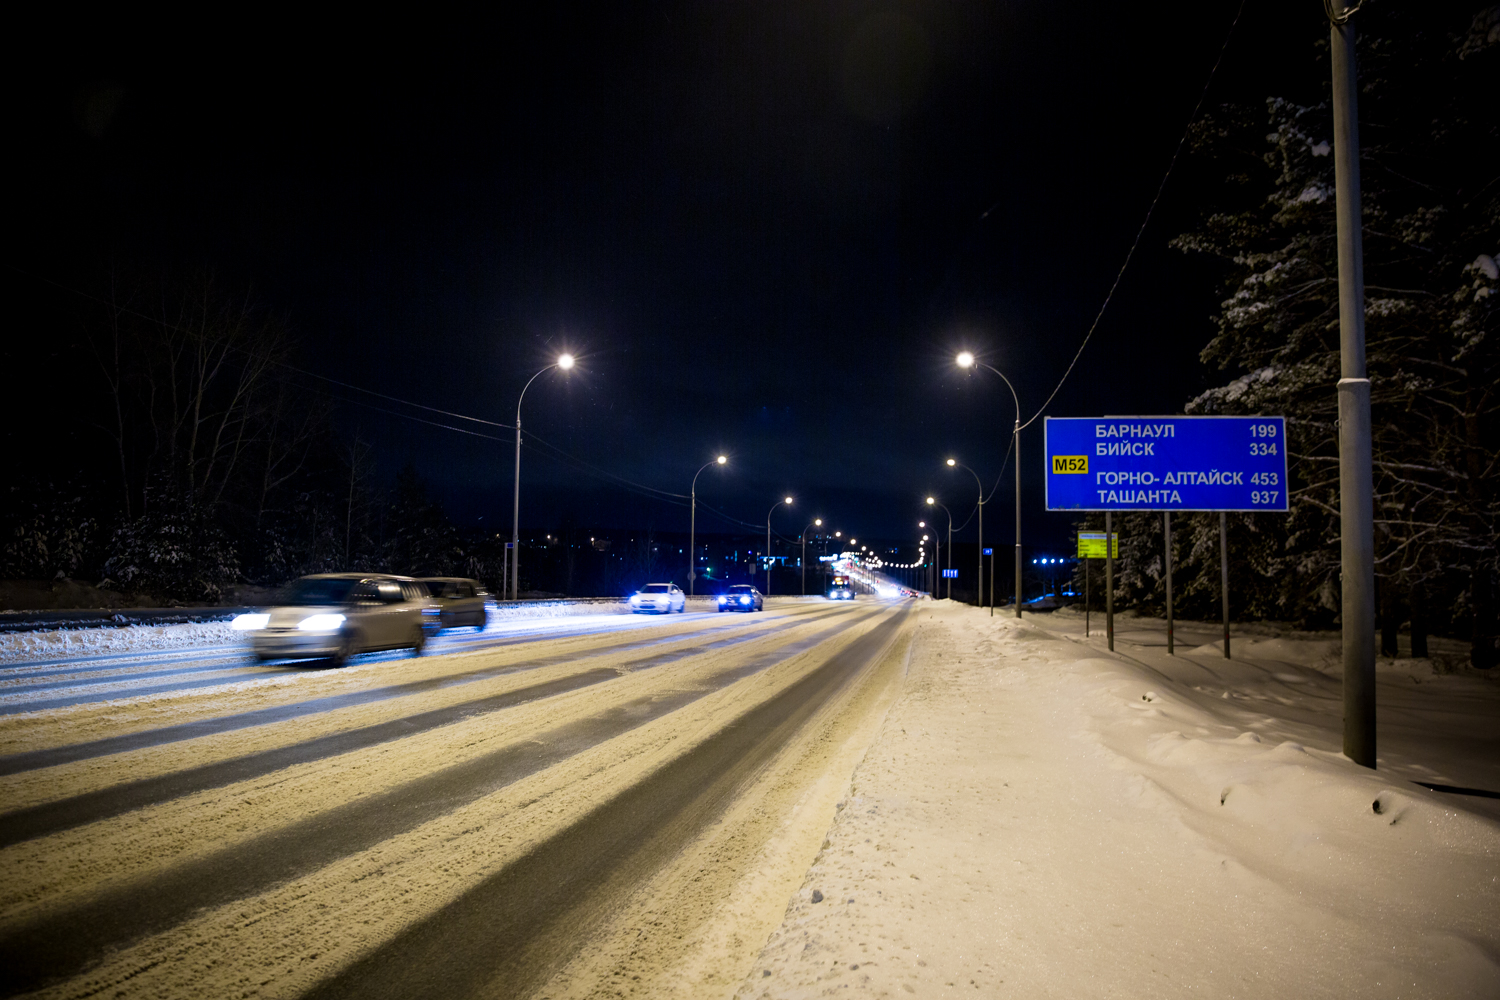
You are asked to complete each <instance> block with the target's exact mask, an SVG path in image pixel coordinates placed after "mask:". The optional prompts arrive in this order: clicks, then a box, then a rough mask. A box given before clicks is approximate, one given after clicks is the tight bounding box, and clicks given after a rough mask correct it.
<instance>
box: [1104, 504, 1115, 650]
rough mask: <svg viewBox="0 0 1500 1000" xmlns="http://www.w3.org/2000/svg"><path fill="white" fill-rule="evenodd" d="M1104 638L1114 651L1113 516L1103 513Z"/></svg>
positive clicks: (1111, 513)
mask: <svg viewBox="0 0 1500 1000" xmlns="http://www.w3.org/2000/svg"><path fill="white" fill-rule="evenodd" d="M1104 637H1105V638H1106V639H1108V640H1109V650H1110V652H1114V649H1115V515H1114V512H1113V511H1108V510H1107V511H1105V512H1104Z"/></svg>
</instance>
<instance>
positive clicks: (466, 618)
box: [422, 576, 490, 632]
mask: <svg viewBox="0 0 1500 1000" xmlns="http://www.w3.org/2000/svg"><path fill="white" fill-rule="evenodd" d="M422 582H423V583H425V584H426V585H427V590H428V592H429V593H430V594H432V603H433V604H434V605H435V606H436V607H437V610H438V619H439V623H440V627H442V628H459V627H462V626H464V625H472V626H474V627H475V628H477V629H479V630H480V631H481V632H483V631H484V626H485V624H486V623H487V622H488V621H489V601H490V592H489V591H487V590H485V589H484V584H482V583H480V582H479V581H478V580H467V579H464V578H463V577H457V576H426V577H423V578H422Z"/></svg>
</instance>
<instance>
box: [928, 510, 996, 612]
mask: <svg viewBox="0 0 1500 1000" xmlns="http://www.w3.org/2000/svg"><path fill="white" fill-rule="evenodd" d="M927 503H928V504H929V505H930V506H934V507H943V505H942V504H940V503H938V500H937V497H928V498H927ZM943 513H944V514H947V515H948V568H949V569H952V568H953V512H952V511H950V510H949V509H948V508H947V507H943ZM979 554H980V556H981V557H982V556H983V555H984V550H982V549H981V550H980V553H979ZM948 599H949V600H952V599H953V578H952V577H949V578H948Z"/></svg>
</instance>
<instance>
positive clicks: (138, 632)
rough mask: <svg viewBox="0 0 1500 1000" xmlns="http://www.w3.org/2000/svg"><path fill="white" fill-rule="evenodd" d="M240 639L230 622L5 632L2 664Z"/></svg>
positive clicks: (218, 643) (0, 639)
mask: <svg viewBox="0 0 1500 1000" xmlns="http://www.w3.org/2000/svg"><path fill="white" fill-rule="evenodd" d="M238 639H239V637H238V636H236V634H235V632H234V631H233V630H232V629H231V628H230V627H229V623H228V622H199V623H192V624H184V625H123V626H121V627H119V628H85V629H53V630H48V631H39V632H5V633H0V663H9V662H13V661H15V660H45V659H53V658H61V657H68V656H98V655H101V654H107V653H137V652H139V653H145V652H152V651H156V650H166V649H189V648H194V647H214V646H222V645H225V644H227V643H231V642H237V641H238Z"/></svg>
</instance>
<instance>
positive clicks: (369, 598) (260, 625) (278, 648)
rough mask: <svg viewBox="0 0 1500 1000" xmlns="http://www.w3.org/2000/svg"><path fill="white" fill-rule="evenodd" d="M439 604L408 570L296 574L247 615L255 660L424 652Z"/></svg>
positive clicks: (236, 624)
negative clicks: (272, 601) (271, 600)
mask: <svg viewBox="0 0 1500 1000" xmlns="http://www.w3.org/2000/svg"><path fill="white" fill-rule="evenodd" d="M437 617H438V615H437V608H436V607H435V606H434V604H433V602H432V599H431V597H429V596H428V593H427V587H426V585H425V584H423V583H422V582H421V581H420V580H414V579H412V578H411V577H409V576H390V575H388V574H384V573H320V574H318V575H316V576H304V577H302V578H301V579H300V580H293V581H292V582H291V583H289V584H288V585H287V587H286V589H285V590H284V591H283V592H282V593H281V596H280V597H279V598H278V600H277V603H276V605H275V606H274V607H270V608H267V609H265V610H264V611H260V612H256V613H254V614H245V615H240V616H239V617H238V618H236V619H235V620H234V621H233V623H232V624H231V627H232V628H233V629H234V630H235V631H237V632H243V633H245V637H246V638H247V639H249V640H250V648H251V649H252V650H253V651H254V653H255V657H256V659H259V660H278V659H288V658H294V659H323V660H328V661H329V662H330V663H332V664H333V665H334V666H338V667H341V666H343V665H344V664H345V663H347V662H349V657H351V656H357V655H358V654H360V653H368V652H372V651H374V650H378V649H410V650H411V651H412V655H413V656H421V655H422V649H423V647H424V646H426V644H427V637H428V636H429V635H431V634H432V633H433V632H434V631H436V627H437V626H436V622H435V619H436V618H437Z"/></svg>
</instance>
